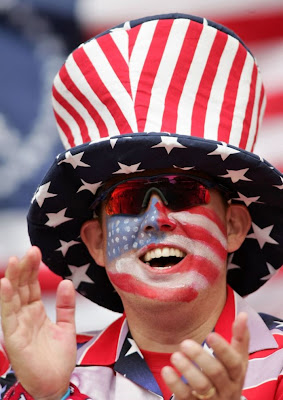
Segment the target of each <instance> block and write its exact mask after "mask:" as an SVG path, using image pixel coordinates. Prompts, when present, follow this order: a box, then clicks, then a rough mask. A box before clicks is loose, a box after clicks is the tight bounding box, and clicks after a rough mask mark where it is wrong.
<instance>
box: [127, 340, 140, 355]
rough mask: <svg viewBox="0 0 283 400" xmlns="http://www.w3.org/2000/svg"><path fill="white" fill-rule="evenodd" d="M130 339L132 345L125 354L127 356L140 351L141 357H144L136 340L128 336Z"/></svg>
mask: <svg viewBox="0 0 283 400" xmlns="http://www.w3.org/2000/svg"><path fill="white" fill-rule="evenodd" d="M128 341H129V342H130V345H131V347H130V349H129V350H128V351H127V353H126V354H125V357H127V356H129V355H130V354H134V353H138V354H139V355H140V357H141V358H143V355H142V353H141V351H140V349H139V348H138V346H137V345H136V342H135V341H134V340H133V339H130V338H128Z"/></svg>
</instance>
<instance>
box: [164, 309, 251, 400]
mask: <svg viewBox="0 0 283 400" xmlns="http://www.w3.org/2000/svg"><path fill="white" fill-rule="evenodd" d="M206 342H207V344H208V345H209V346H210V347H211V349H212V350H213V353H214V357H213V356H212V355H211V354H209V352H208V351H207V350H205V349H204V348H203V347H202V346H201V345H200V344H198V343H196V342H195V341H193V340H184V341H183V342H182V343H181V344H180V351H178V352H175V353H173V354H172V357H171V362H172V364H173V365H174V367H175V368H176V370H178V371H179V373H180V374H179V375H178V374H177V372H176V371H175V370H174V369H173V368H172V367H169V366H166V367H164V368H163V369H162V377H163V379H164V381H165V383H166V384H167V385H168V387H169V388H170V390H171V391H172V392H173V393H174V395H175V396H174V398H175V399H176V400H196V399H210V400H240V399H241V394H242V388H243V385H244V380H245V375H246V371H247V366H248V349H249V331H248V327H247V315H246V314H245V313H240V314H239V315H238V316H237V318H236V320H235V322H234V324H233V336H232V340H231V344H229V343H228V342H227V341H226V340H225V339H224V338H223V337H222V336H220V335H219V334H217V333H215V332H211V333H210V334H209V335H208V336H207V338H206ZM180 375H182V377H183V378H185V380H186V381H187V382H188V383H185V382H184V380H183V379H181V377H180Z"/></svg>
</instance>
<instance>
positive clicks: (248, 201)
mask: <svg viewBox="0 0 283 400" xmlns="http://www.w3.org/2000/svg"><path fill="white" fill-rule="evenodd" d="M237 193H238V196H239V198H234V199H233V200H241V201H243V202H244V203H245V205H246V206H247V207H249V205H251V204H252V203H260V201H257V200H258V199H259V198H260V196H255V197H247V196H245V195H243V194H242V193H240V192H237Z"/></svg>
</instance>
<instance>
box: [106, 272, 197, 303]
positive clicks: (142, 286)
mask: <svg viewBox="0 0 283 400" xmlns="http://www.w3.org/2000/svg"><path fill="white" fill-rule="evenodd" d="M108 276H109V279H110V281H111V282H112V284H113V285H114V286H116V287H118V288H119V289H121V290H123V291H124V292H127V293H132V294H135V295H138V296H142V297H146V298H149V299H153V300H159V301H167V302H168V301H170V302H172V301H176V302H190V301H192V300H193V299H195V298H196V297H197V295H198V291H197V290H196V289H195V288H193V287H188V288H177V289H175V288H170V287H168V286H167V285H166V284H164V287H162V288H159V287H153V286H151V285H148V284H146V283H144V282H140V281H138V280H137V279H136V278H135V277H133V276H131V275H129V274H113V273H108ZM172 299H173V300H172Z"/></svg>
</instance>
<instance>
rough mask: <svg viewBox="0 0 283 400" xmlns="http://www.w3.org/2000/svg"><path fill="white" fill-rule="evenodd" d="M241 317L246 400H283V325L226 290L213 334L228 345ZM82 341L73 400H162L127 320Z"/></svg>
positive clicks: (13, 394) (12, 397)
mask: <svg viewBox="0 0 283 400" xmlns="http://www.w3.org/2000/svg"><path fill="white" fill-rule="evenodd" d="M241 311H245V312H246V313H247V314H248V324H249V331H250V344H249V366H248V371H247V375H246V379H245V383H244V388H243V392H242V398H246V399H247V400H267V399H268V400H271V399H274V400H283V380H282V378H283V321H282V320H279V319H277V318H275V317H272V316H270V315H266V314H258V313H257V312H255V311H254V310H253V309H252V308H251V307H250V306H249V305H248V304H247V303H246V302H245V301H244V300H243V299H242V298H241V297H240V296H239V295H238V294H236V293H235V292H234V291H233V290H232V289H231V288H230V287H228V296H227V301H226V304H225V306H224V309H223V311H222V313H221V315H220V317H219V319H218V322H217V323H216V326H215V331H216V332H218V333H219V334H221V335H222V336H223V337H224V338H225V339H226V340H228V341H230V340H231V328H232V324H233V321H234V319H235V316H236V315H237V314H238V313H239V312H241ZM78 339H79V340H78V342H80V343H78V356H77V366H76V368H75V369H74V371H73V374H72V377H71V384H72V385H73V387H75V388H76V390H75V392H74V393H75V394H74V396H72V394H71V396H70V397H69V398H70V399H73V398H76V399H80V400H84V399H86V398H91V399H94V400H132V399H135V400H158V399H160V400H161V399H163V395H162V391H161V389H160V387H159V386H158V384H157V382H156V380H155V378H154V376H153V374H152V372H151V371H150V368H149V367H148V365H147V363H146V361H145V359H144V356H143V353H142V351H141V350H140V349H139V348H138V346H137V344H136V343H135V341H134V339H133V338H132V336H131V333H130V331H129V329H128V325H127V320H126V318H125V316H124V315H123V316H122V317H120V318H119V319H118V320H116V321H115V322H114V323H112V324H111V325H110V326H109V327H107V328H106V329H105V330H104V331H103V332H101V333H95V334H94V335H93V334H92V335H91V336H90V337H89V336H84V337H78ZM204 345H205V346H206V347H208V346H207V344H204ZM207 350H208V351H209V350H210V349H209V348H207ZM21 390H22V389H21ZM20 392H21V391H20V389H18V390H14V391H10V392H8V393H7V394H6V399H7V400H8V399H9V400H19V398H20V395H19V393H20ZM21 393H22V392H21ZM172 398H174V397H172Z"/></svg>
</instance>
